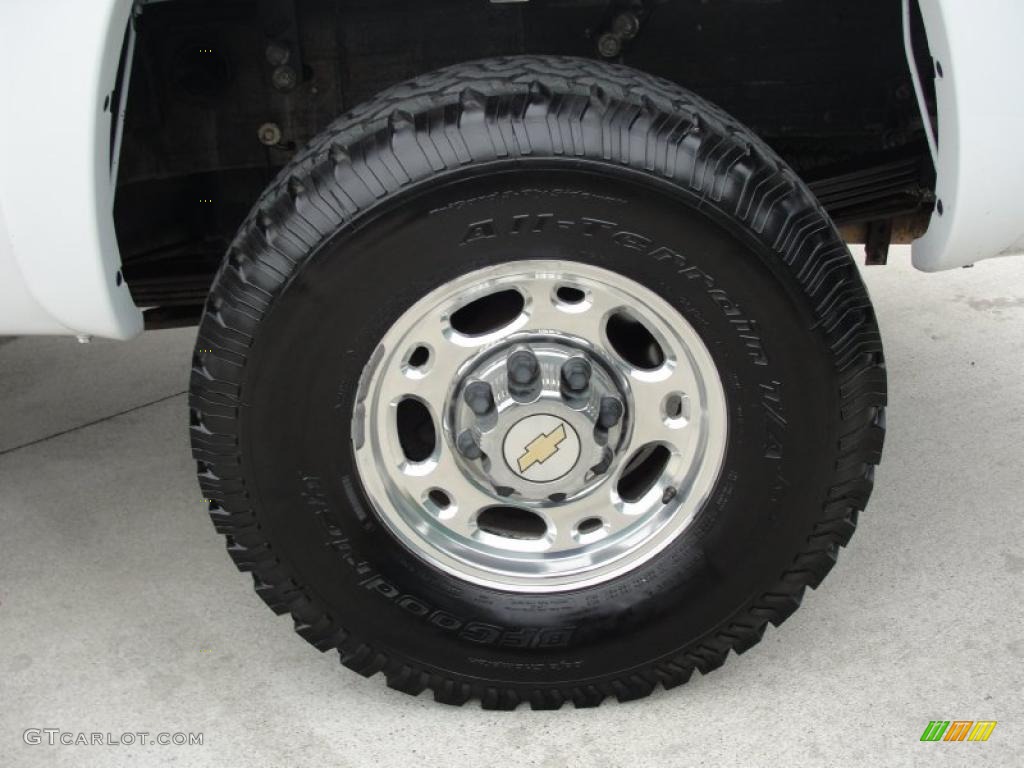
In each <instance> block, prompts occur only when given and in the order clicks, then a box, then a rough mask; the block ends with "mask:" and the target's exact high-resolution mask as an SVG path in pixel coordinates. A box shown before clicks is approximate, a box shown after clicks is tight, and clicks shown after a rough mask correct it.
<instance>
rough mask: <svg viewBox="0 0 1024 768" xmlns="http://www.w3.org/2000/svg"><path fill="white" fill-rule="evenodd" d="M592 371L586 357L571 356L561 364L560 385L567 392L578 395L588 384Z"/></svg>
mask: <svg viewBox="0 0 1024 768" xmlns="http://www.w3.org/2000/svg"><path fill="white" fill-rule="evenodd" d="M592 372H593V370H592V369H591V367H590V362H589V361H587V359H586V358H583V357H572V358H570V359H568V360H566V361H565V363H564V364H563V365H562V385H563V386H564V387H565V389H566V391H567V392H570V393H571V394H573V395H580V394H582V393H583V392H586V390H587V387H589V386H590V375H591V373H592Z"/></svg>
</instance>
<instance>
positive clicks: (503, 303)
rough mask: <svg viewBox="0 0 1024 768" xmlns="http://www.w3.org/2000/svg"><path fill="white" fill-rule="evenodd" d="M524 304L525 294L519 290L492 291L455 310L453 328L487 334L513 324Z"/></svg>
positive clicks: (466, 334) (452, 320) (463, 332)
mask: <svg viewBox="0 0 1024 768" xmlns="http://www.w3.org/2000/svg"><path fill="white" fill-rule="evenodd" d="M524 306H525V301H524V300H523V295H522V294H521V293H519V291H517V290H514V289H509V290H507V291H498V292H497V293H491V294H488V295H487V296H483V297H482V298H479V299H476V300H475V301H471V302H470V303H469V304H467V305H466V306H464V307H461V308H460V309H458V310H457V311H456V312H454V313H453V314H452V317H451V324H452V328H454V329H455V330H456V331H458V332H459V333H461V334H463V335H465V336H485V335H487V334H488V333H493V332H494V331H498V330H501V329H502V328H504V327H505V326H507V325H509V324H511V323H512V321H513V320H515V319H516V318H517V317H519V315H520V313H522V311H523V307H524Z"/></svg>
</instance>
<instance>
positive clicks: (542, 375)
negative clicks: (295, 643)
mask: <svg viewBox="0 0 1024 768" xmlns="http://www.w3.org/2000/svg"><path fill="white" fill-rule="evenodd" d="M726 436H727V411H726V404H725V395H724V392H723V388H722V383H721V381H720V379H719V376H718V373H717V370H716V367H715V365H714V362H713V361H712V358H711V355H710V353H709V352H708V350H707V348H706V347H705V346H704V344H703V342H702V341H701V340H700V338H699V336H698V335H697V333H696V332H695V331H694V329H693V328H692V327H691V326H690V325H689V324H688V323H687V322H686V321H685V320H684V319H683V317H682V316H681V315H680V314H679V312H678V311H676V310H674V309H673V308H672V307H671V306H669V304H668V303H667V302H666V301H665V300H664V299H662V298H661V297H660V296H658V295H657V294H656V293H654V292H653V291H651V290H650V289H648V288H645V287H644V286H641V285H640V284H639V283H637V282H634V281H632V280H630V279H627V278H625V277H623V276H621V275H618V274H615V273H613V272H610V271H608V270H605V269H602V268H599V267H595V266H591V265H587V264H583V263H576V262H569V261H517V262H509V263H506V264H503V265H500V266H494V267H489V268H486V269H482V270H479V271H476V272H473V273H470V274H467V275H464V276H463V277H462V278H460V279H457V280H455V281H452V282H450V283H448V284H446V285H444V286H442V287H441V288H439V289H437V290H435V291H433V292H432V293H430V294H429V295H427V296H425V297H424V298H423V299H421V300H420V301H418V302H416V303H415V304H414V305H413V306H412V307H411V308H409V309H408V310H407V311H406V312H405V313H404V314H403V315H402V316H401V317H400V318H399V319H398V321H397V322H395V323H394V324H393V325H392V327H391V328H390V330H389V331H388V332H387V333H386V335H385V336H384V338H383V339H382V341H381V344H380V346H379V347H378V349H377V352H376V353H375V354H374V356H373V359H372V360H371V361H370V364H369V365H368V366H367V368H366V370H365V371H364V373H363V376H362V379H361V383H360V389H359V397H358V401H357V404H356V409H355V414H354V417H353V442H354V444H355V448H356V462H357V466H358V470H359V474H360V478H361V480H362V483H363V485H364V488H365V490H366V492H367V494H368V496H369V498H370V500H371V501H372V503H373V504H374V506H375V508H376V511H377V513H378V514H379V515H380V517H381V519H382V520H383V521H384V522H385V523H386V525H387V526H388V527H389V529H390V530H391V531H392V532H393V533H394V534H395V535H396V536H397V537H398V538H399V539H400V540H401V541H402V542H403V543H404V544H405V545H406V546H407V547H409V548H410V549H411V550H412V551H414V552H415V553H417V554H418V555H419V556H420V557H421V558H423V559H424V560H426V561H427V562H429V563H431V564H433V565H435V566H437V567H439V568H441V569H443V570H445V571H447V572H449V573H451V574H453V575H455V576H457V577H460V578H462V579H465V580H467V581H471V582H474V583H476V584H480V585H484V586H489V587H494V588H498V589H504V590H511V591H521V592H553V591H559V590H567V589H574V588H578V587H581V586H586V585H591V584H596V583H600V582H602V581H605V580H608V579H611V578H613V577H615V576H618V575H621V574H623V573H625V572H627V571H629V570H631V569H633V568H635V567H637V566H638V565H639V564H641V563H643V562H645V561H646V560H648V559H649V558H651V557H652V556H654V555H655V554H657V553H658V552H660V551H661V550H662V549H664V547H665V546H667V545H668V544H669V543H670V542H671V541H673V540H674V539H675V538H676V537H678V536H679V535H680V534H682V533H683V532H684V531H685V530H686V528H687V526H689V525H690V523H691V522H692V521H693V519H694V516H695V514H696V512H697V511H698V510H699V509H700V508H701V506H702V504H703V502H704V501H705V500H706V499H707V498H708V495H709V494H710V492H711V489H712V488H713V487H714V485H715V482H716V479H717V477H718V474H719V470H720V468H721V465H722V462H723V458H724V454H725V445H726Z"/></svg>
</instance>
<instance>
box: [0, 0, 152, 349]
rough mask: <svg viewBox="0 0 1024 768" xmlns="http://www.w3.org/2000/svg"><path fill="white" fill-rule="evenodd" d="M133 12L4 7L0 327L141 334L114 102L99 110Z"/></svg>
mask: <svg viewBox="0 0 1024 768" xmlns="http://www.w3.org/2000/svg"><path fill="white" fill-rule="evenodd" d="M131 8H132V3H131V0H89V2H83V1H82V0H47V2H40V1H39V0H4V2H3V5H2V7H0V65H2V71H3V73H4V75H3V77H2V78H0V104H2V105H3V114H4V118H3V119H2V120H0V212H2V213H0V215H2V217H3V219H4V220H5V221H6V225H5V227H2V228H0V286H3V287H2V288H0V332H3V333H26V334H28V333H73V334H76V335H92V336H101V337H109V338H117V339H126V338H130V337H131V336H134V335H135V334H137V333H138V332H139V331H141V330H142V315H141V313H140V312H139V310H138V308H136V307H135V305H134V303H133V302H132V299H131V295H130V294H129V292H128V287H127V286H126V285H124V284H123V283H122V285H120V286H118V285H117V280H116V275H117V272H118V269H119V268H120V266H121V259H120V254H119V252H118V248H117V240H116V238H115V234H114V221H113V215H112V208H113V189H112V187H111V184H110V121H111V119H112V117H111V111H116V109H117V105H116V104H114V105H109V104H108V106H107V109H106V110H105V109H104V101H105V99H107V98H108V97H109V96H110V93H111V91H112V90H113V88H114V83H115V80H116V78H117V65H118V59H119V58H120V54H121V45H122V42H123V40H124V35H125V30H126V28H127V23H128V19H129V15H130V13H131ZM3 229H6V232H4V231H3Z"/></svg>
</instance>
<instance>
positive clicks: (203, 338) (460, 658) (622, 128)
mask: <svg viewBox="0 0 1024 768" xmlns="http://www.w3.org/2000/svg"><path fill="white" fill-rule="evenodd" d="M527 225H528V226H527ZM537 258H543V259H552V260H565V261H566V262H579V263H583V264H588V265H593V266H594V267H599V268H601V269H603V270H607V271H609V272H612V273H616V274H621V275H622V276H624V277H625V278H628V279H629V280H632V281H635V282H637V283H639V284H641V285H643V286H645V287H646V288H648V289H650V290H651V291H653V292H654V293H656V294H657V295H658V296H659V297H660V298H661V299H663V300H664V301H665V302H667V303H668V304H669V305H671V306H672V307H673V308H674V310H675V311H676V312H678V315H679V317H680V318H681V320H684V321H685V322H686V323H688V324H689V325H690V326H692V327H693V328H694V329H696V331H697V332H698V334H699V335H700V337H701V338H702V340H703V342H704V344H705V345H706V347H707V349H708V351H709V352H710V354H711V356H712V357H713V359H714V362H715V365H716V366H717V369H718V373H719V375H720V378H721V382H722V386H723V387H724V393H725V400H726V403H727V409H728V441H727V447H726V449H725V454H724V460H723V464H722V468H721V471H720V472H719V474H718V477H717V480H716V482H715V484H714V488H713V490H712V491H711V493H710V495H709V498H708V499H707V501H706V502H705V503H704V504H703V505H702V508H701V510H700V511H699V513H698V515H697V517H696V518H695V519H694V522H693V523H692V524H691V525H690V527H689V528H687V529H686V530H685V531H683V533H682V534H681V535H679V536H678V537H677V538H676V539H674V540H673V541H672V542H671V543H670V544H668V545H667V546H666V547H665V548H664V549H663V550H662V551H660V552H659V553H658V554H656V555H655V556H653V557H651V558H650V559H648V560H646V561H644V562H643V563H641V564H640V565H638V566H637V567H636V568H634V569H633V570H631V571H629V572H628V573H626V574H623V575H621V576H617V577H615V578H610V579H607V580H605V581H602V582H601V583H598V584H593V585H588V586H584V587H581V588H579V589H572V590H568V591H555V592H550V593H535V594H531V593H528V592H527V593H523V592H517V593H512V592H507V591H502V590H500V589H494V588H492V587H489V586H482V585H480V584H475V583H470V582H467V581H464V580H461V579H459V578H456V577H455V576H453V575H452V574H451V573H448V572H446V571H444V570H442V569H440V568H436V567H433V566H432V565H431V564H429V563H427V562H425V561H424V560H423V559H422V558H421V557H419V556H417V555H416V554H415V553H413V552H411V551H410V550H409V549H408V548H407V547H406V546H404V545H403V544H402V543H401V542H400V541H399V540H398V539H397V538H396V537H395V536H394V535H393V533H392V531H391V530H389V528H388V527H387V526H386V525H384V524H383V523H382V521H381V519H380V516H379V515H378V514H377V512H376V511H375V509H374V506H373V503H371V501H370V500H369V498H368V497H367V493H366V490H365V488H364V485H363V482H362V481H361V479H360V475H359V472H358V471H357V468H356V463H355V457H354V448H353V437H352V435H353V432H352V419H353V413H354V411H355V409H356V407H357V404H358V403H359V401H360V400H359V399H360V397H361V395H360V392H359V389H360V378H361V376H362V375H363V371H364V369H366V368H367V366H368V364H369V363H370V362H371V361H372V360H373V359H374V356H375V355H377V354H380V353H378V352H377V347H378V345H379V343H380V340H381V339H382V338H383V337H384V335H385V333H386V332H387V330H388V328H389V327H390V326H391V324H392V323H394V322H395V320H396V318H398V317H399V316H400V315H401V314H402V313H403V312H405V311H406V310H408V309H409V307H411V306H413V305H414V304H415V303H416V302H417V301H418V300H420V299H421V298H422V297H423V296H425V295H426V294H428V293H430V292H431V291H434V290H436V289H438V288H439V287H441V286H444V285H445V284H446V283H448V282H449V281H453V280H457V279H459V278H460V277H462V276H464V275H466V274H467V273H470V272H473V271H474V270H481V269H487V268H489V267H492V266H494V265H500V264H503V263H507V262H509V261H515V260H527V259H537ZM567 295H569V296H570V299H571V300H574V301H575V300H578V298H577V297H576V296H575V295H573V294H571V293H570V294H567ZM627 330H628V329H627ZM416 354H417V355H420V356H421V357H422V359H424V360H427V359H429V357H428V355H427V353H426V352H423V353H420V352H418V351H417V352H416ZM417 359H420V358H419V357H418V358H417ZM885 402H886V380H885V366H884V361H883V355H882V344H881V340H880V336H879V332H878V329H877V325H876V322H875V317H874V313H873V310H872V307H871V304H870V300H869V298H868V296H867V293H866V291H865V288H864V285H863V283H862V281H861V279H860V276H859V274H858V272H857V269H856V266H855V264H854V263H853V261H852V259H851V257H850V254H849V251H848V249H847V247H846V245H845V244H844V243H843V242H842V240H841V239H840V237H839V236H838V234H837V232H836V229H835V227H834V226H833V224H832V223H831V221H830V220H829V218H828V216H827V214H826V213H825V212H824V210H823V209H822V208H821V206H820V205H819V204H818V202H817V201H816V200H815V198H814V197H813V195H812V194H811V193H810V192H809V191H808V189H807V187H806V186H805V185H804V184H803V183H802V182H801V181H800V180H799V179H798V178H797V177H796V176H795V175H794V174H793V172H792V171H791V170H790V169H789V168H787V167H786V165H785V164H784V163H783V162H782V160H780V159H779V158H778V157H777V156H776V155H775V154H774V153H773V152H772V150H771V149H769V148H768V147H767V146H766V145H765V144H764V143H763V142H761V141H760V140H759V139H758V138H757V137H756V136H754V135H753V134H752V133H751V132H750V131H749V130H748V129H746V128H744V127H743V126H742V125H740V124H739V123H738V122H737V121H735V120H734V119H733V118H731V117H730V116H728V115H726V114H725V113H723V112H722V111H721V110H719V109H718V108H716V107H714V106H713V105H711V104H709V103H707V102H706V101H703V100H702V99H700V98H699V97H697V96H695V95H694V94H692V93H690V92H689V91H687V90H685V89H683V88H681V87H679V86H677V85H675V84H673V83H670V82H667V81H665V80H661V79H658V78H655V77H651V76H648V75H645V74H643V73H640V72H637V71H635V70H632V69H628V68H625V67H621V66H615V65H611V64H604V63H598V62H594V61H589V60H582V59H574V58H567V57H532V56H531V57H509V58H498V59H488V60H484V61H478V62H471V63H466V64H461V65H457V66H453V67H449V68H447V69H443V70H440V71H437V72H433V73H430V74H427V75H423V76H422V77H419V78H416V79H414V80H411V81H408V82H405V83H402V84H400V85H397V86H395V87H393V88H391V89H389V90H387V91H385V92H383V93H381V94H380V95H379V96H378V97H377V98H375V99H374V100H372V101H370V102H368V103H366V104H363V105H361V106H359V107H357V108H356V109H355V110H353V111H351V112H349V113H348V114H346V115H344V116H343V117H341V118H340V119H339V120H338V121H336V122H335V123H334V124H333V125H331V126H330V128H328V130H326V131H325V132H324V133H323V134H322V135H321V136H320V137H318V138H317V139H316V140H314V141H313V142H312V143H311V144H310V145H309V146H308V147H307V148H306V149H305V150H303V151H302V152H301V153H300V154H299V155H297V156H296V157H295V158H294V160H293V161H292V163H291V164H290V165H289V166H288V167H286V168H285V169H284V170H283V171H282V172H281V174H280V175H279V176H278V178H277V179H276V180H275V181H274V182H273V183H272V185H271V186H270V187H269V188H268V189H267V191H266V192H265V193H264V195H263V196H262V198H261V199H260V200H259V201H258V203H257V204H256V205H255V207H254V208H253V210H252V212H251V214H250V215H249V217H248V218H247V219H246V221H245V222H244V224H243V225H242V227H241V229H240V231H239V233H238V235H237V237H236V238H235V240H234V241H233V243H232V245H231V247H230V249H229V251H228V253H227V254H226V256H225V259H224V262H223V264H222V266H221V268H220V270H219V272H218V274H217V276H216V279H215V281H214V284H213V287H212V290H211V293H210V296H209V299H208V301H207V305H206V309H205V312H204V315H203V319H202V322H201V325H200V328H199V335H198V341H197V344H196V351H195V353H194V358H193V367H192V375H191V392H190V400H189V409H190V427H191V437H192V450H193V456H194V458H195V459H196V461H197V464H198V474H199V481H200V485H201V488H202V491H203V494H204V496H205V497H206V498H208V499H210V504H209V509H210V515H211V518H212V519H213V522H214V525H215V526H216V528H217V530H218V531H219V532H220V533H222V534H223V535H224V536H225V538H226V541H227V548H228V552H229V554H230V555H231V557H232V558H233V559H234V560H235V562H236V564H237V565H238V567H239V568H240V569H241V570H243V571H250V572H251V573H252V576H253V580H254V582H255V587H256V591H257V593H258V594H259V595H260V597H262V598H263V599H264V600H265V601H266V603H267V604H268V605H269V606H270V607H271V608H272V609H273V610H274V611H275V612H277V613H281V614H284V613H287V614H290V615H291V616H292V617H293V619H294V622H295V628H296V631H298V632H299V634H300V635H302V636H303V637H304V638H305V639H307V640H308V641H309V642H310V643H312V644H313V645H314V646H316V647H317V648H318V649H320V650H328V649H337V650H338V652H339V653H340V655H341V660H342V662H343V663H344V664H345V665H346V666H348V667H350V668H351V669H354V670H355V671H357V672H359V673H360V674H363V675H366V676H370V675H373V674H375V673H377V672H382V673H383V674H384V676H385V678H386V680H387V683H388V685H389V686H390V687H392V688H395V689H398V690H401V691H404V692H407V693H410V694H419V693H421V692H422V691H424V690H427V689H429V690H431V691H432V693H433V696H434V697H435V698H436V699H437V700H438V701H441V702H445V703H451V704H462V703H464V702H466V701H468V700H470V699H478V700H479V701H480V702H481V703H482V705H483V706H484V707H487V708H496V709H509V708H514V707H516V706H518V705H519V704H521V703H523V702H529V704H530V705H531V706H532V707H534V708H538V709H546V708H557V707H560V706H561V705H562V704H563V703H565V702H567V701H571V702H573V703H574V704H575V705H576V706H594V705H597V704H599V703H600V702H601V701H602V700H603V699H604V698H606V697H608V696H614V697H616V698H618V699H619V700H628V699H635V698H639V697H642V696H645V695H647V694H649V693H651V692H652V691H653V690H654V689H655V688H656V687H657V686H658V685H662V686H664V687H666V688H670V687H673V686H675V685H678V684H680V683H683V682H686V681H687V680H688V679H689V678H690V676H691V675H692V673H693V671H694V670H699V671H700V672H701V673H707V672H709V671H711V670H713V669H715V668H717V667H719V666H721V665H722V663H723V662H724V661H725V659H726V657H727V656H728V654H729V652H730V650H733V651H736V652H737V653H741V652H743V651H746V650H747V649H748V648H750V647H751V646H753V645H754V644H756V643H757V642H758V640H759V639H760V638H761V636H762V635H763V633H764V631H765V628H766V626H767V624H768V623H769V622H771V623H772V624H774V625H778V624H780V623H781V622H782V621H784V620H785V619H786V618H787V617H788V616H789V615H791V614H792V613H793V611H794V610H795V609H796V608H797V607H798V606H799V604H800V601H801V597H802V595H803V593H804V590H805V588H806V587H808V586H810V587H812V588H814V587H817V586H818V585H819V584H820V583H821V581H822V579H823V578H824V577H825V575H826V574H827V573H828V571H829V570H830V569H831V568H832V566H833V565H834V563H835V561H836V557H837V554H838V551H839V548H840V547H842V546H844V545H846V544H847V542H848V541H849V539H850V537H851V535H852V533H853V531H854V528H855V526H856V522H857V515H858V513H859V512H860V511H861V510H862V509H863V508H864V506H865V504H866V503H867V501H868V497H869V495H870V493H871V489H872V484H873V477H874V476H873V471H874V466H875V465H876V464H877V463H878V461H879V459H880V456H881V450H882V442H883V437H884V406H885Z"/></svg>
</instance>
